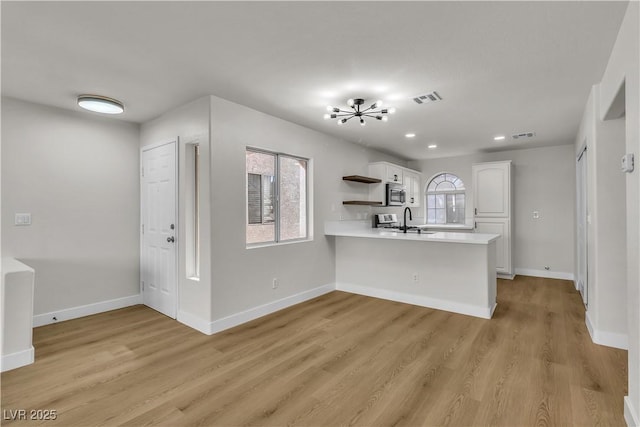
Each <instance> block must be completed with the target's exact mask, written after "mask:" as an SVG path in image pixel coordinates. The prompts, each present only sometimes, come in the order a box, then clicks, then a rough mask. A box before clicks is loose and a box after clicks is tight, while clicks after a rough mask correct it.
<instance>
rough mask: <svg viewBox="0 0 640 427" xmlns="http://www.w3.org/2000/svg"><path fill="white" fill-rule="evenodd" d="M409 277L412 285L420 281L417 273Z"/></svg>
mask: <svg viewBox="0 0 640 427" xmlns="http://www.w3.org/2000/svg"><path fill="white" fill-rule="evenodd" d="M411 277H412V278H413V283H418V281H419V280H420V277H419V276H418V273H413V275H412V276H411Z"/></svg>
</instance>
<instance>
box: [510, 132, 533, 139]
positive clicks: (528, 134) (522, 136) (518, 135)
mask: <svg viewBox="0 0 640 427" xmlns="http://www.w3.org/2000/svg"><path fill="white" fill-rule="evenodd" d="M534 136H536V133H535V132H522V133H514V134H513V135H511V137H512V138H513V139H527V138H533V137H534Z"/></svg>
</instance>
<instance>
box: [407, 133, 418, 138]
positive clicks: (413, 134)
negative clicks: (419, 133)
mask: <svg viewBox="0 0 640 427" xmlns="http://www.w3.org/2000/svg"><path fill="white" fill-rule="evenodd" d="M404 137H405V138H415V137H416V134H415V133H406V134H405V135H404Z"/></svg>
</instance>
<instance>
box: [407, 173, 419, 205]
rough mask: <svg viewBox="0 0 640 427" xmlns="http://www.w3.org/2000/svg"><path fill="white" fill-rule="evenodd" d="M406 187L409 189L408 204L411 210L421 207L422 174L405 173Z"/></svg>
mask: <svg viewBox="0 0 640 427" xmlns="http://www.w3.org/2000/svg"><path fill="white" fill-rule="evenodd" d="M403 178H404V185H405V186H406V187H407V203H406V205H405V206H408V207H410V208H417V207H420V199H421V197H420V174H419V173H417V172H409V171H407V170H405V171H404V172H403Z"/></svg>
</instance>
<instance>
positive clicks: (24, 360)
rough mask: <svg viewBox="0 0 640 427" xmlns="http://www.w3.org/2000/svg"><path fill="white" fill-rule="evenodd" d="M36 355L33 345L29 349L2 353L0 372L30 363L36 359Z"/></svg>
mask: <svg viewBox="0 0 640 427" xmlns="http://www.w3.org/2000/svg"><path fill="white" fill-rule="evenodd" d="M34 355H35V352H34V349H33V346H31V348H29V349H27V350H22V351H16V352H15V353H10V354H4V355H2V363H1V364H2V366H1V367H0V372H5V371H10V370H12V369H16V368H19V367H21V366H26V365H30V364H32V363H33V361H34V360H35V359H34Z"/></svg>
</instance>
